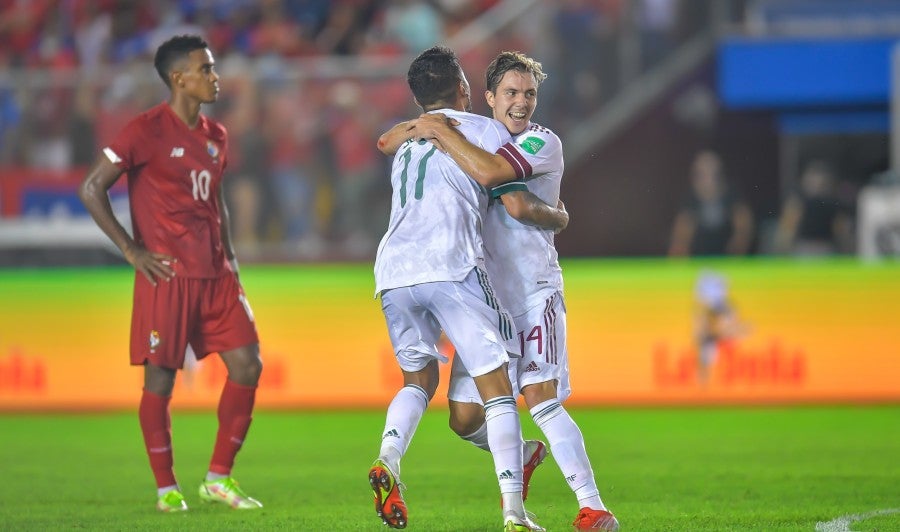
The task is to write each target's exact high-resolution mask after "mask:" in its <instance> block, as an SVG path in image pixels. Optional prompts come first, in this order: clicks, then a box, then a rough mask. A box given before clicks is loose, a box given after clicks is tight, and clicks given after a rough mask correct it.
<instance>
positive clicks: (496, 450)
mask: <svg viewBox="0 0 900 532" xmlns="http://www.w3.org/2000/svg"><path fill="white" fill-rule="evenodd" d="M484 421H485V425H486V427H487V437H488V442H489V444H490V450H491V455H493V457H494V469H495V470H496V472H497V481H498V482H499V484H500V493H501V494H502V495H503V513H504V515H507V514H509V513H514V514H516V515H517V516H520V517H521V516H524V515H525V506H524V504H523V503H522V426H521V424H520V423H519V411H518V410H517V409H516V400H515V399H513V398H512V396H509V395H506V396H500V397H495V398H493V399H489V400H488V401H486V402H485V404H484Z"/></svg>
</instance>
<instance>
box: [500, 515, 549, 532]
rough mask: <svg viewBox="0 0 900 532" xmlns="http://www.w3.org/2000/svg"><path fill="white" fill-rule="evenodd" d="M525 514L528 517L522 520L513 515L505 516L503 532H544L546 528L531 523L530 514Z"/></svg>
mask: <svg viewBox="0 0 900 532" xmlns="http://www.w3.org/2000/svg"><path fill="white" fill-rule="evenodd" d="M526 513H527V514H529V515H526V516H525V517H524V518H523V517H517V516H515V515H510V516H507V517H506V523H504V525H503V532H546V530H547V529H546V528H544V527H542V526H541V525H539V524H537V523H535V522H534V521H532V517H533V515H531V513H530V512H526Z"/></svg>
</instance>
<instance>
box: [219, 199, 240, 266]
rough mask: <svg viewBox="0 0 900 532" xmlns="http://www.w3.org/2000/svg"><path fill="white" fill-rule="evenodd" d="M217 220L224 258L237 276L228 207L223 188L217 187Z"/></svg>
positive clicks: (236, 263) (236, 262)
mask: <svg viewBox="0 0 900 532" xmlns="http://www.w3.org/2000/svg"><path fill="white" fill-rule="evenodd" d="M218 198H219V218H220V220H221V223H220V226H219V231H220V233H221V235H222V249H223V250H224V251H225V258H226V259H228V263H229V264H231V270H232V271H233V272H234V274H235V275H237V274H238V270H239V268H238V261H237V255H235V253H234V244H233V243H232V241H231V215H230V214H229V213H228V205H227V204H226V203H225V187H223V186H221V185H220V186H219V194H218Z"/></svg>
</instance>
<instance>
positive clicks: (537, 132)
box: [484, 123, 563, 316]
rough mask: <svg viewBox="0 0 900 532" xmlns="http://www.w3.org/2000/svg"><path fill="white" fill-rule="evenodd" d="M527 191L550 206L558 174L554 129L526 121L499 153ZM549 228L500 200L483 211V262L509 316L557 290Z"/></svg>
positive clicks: (557, 275)
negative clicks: (523, 217) (521, 215)
mask: <svg viewBox="0 0 900 532" xmlns="http://www.w3.org/2000/svg"><path fill="white" fill-rule="evenodd" d="M497 153H498V154H500V155H502V156H504V157H505V158H506V160H507V161H509V162H510V164H512V165H513V168H515V169H516V174H517V177H518V178H519V179H520V180H524V181H525V184H526V185H527V187H528V190H529V191H531V193H532V194H534V195H536V196H537V197H539V198H541V199H542V200H544V202H546V203H548V204H549V205H551V206H553V207H555V206H556V204H557V201H558V200H559V188H560V183H561V181H562V175H563V152H562V142H560V140H559V137H558V136H556V134H555V133H553V132H552V131H550V130H549V129H547V128H545V127H541V126H539V125H537V124H534V123H532V124H530V125H529V127H528V129H526V130H525V131H523V132H522V133H520V134H519V135H518V136H516V138H515V139H513V140H512V141H511V142H509V143H507V144H505V145H504V146H503V147H502V148H501V149H500V150H499V151H498V152H497ZM553 237H554V233H553V231H547V230H543V229H540V228H537V227H534V226H530V225H525V224H523V223H521V222H519V221H517V220H516V219H514V218H513V217H512V216H510V215H509V213H507V212H506V208H505V207H503V204H502V203H501V202H500V200H499V199H496V200H494V202H493V203H492V204H491V206H490V208H489V209H488V215H487V218H486V221H485V225H484V244H485V249H486V261H485V263H486V264H485V266H486V268H487V270H488V275H489V276H490V279H491V283H492V284H493V286H494V290H495V291H496V292H497V296H498V297H499V299H500V303H501V304H502V305H503V306H504V307H505V308H506V309H507V310H508V311H509V312H510V313H511V314H512V315H513V316H519V315H521V314H524V313H525V312H526V311H528V309H530V308H532V307H534V306H535V305H539V304H541V305H542V304H544V302H545V301H546V300H547V298H549V297H550V296H551V295H553V293H555V292H557V291H562V287H563V280H562V269H561V268H560V267H559V256H558V255H557V253H556V247H555V246H554V244H553Z"/></svg>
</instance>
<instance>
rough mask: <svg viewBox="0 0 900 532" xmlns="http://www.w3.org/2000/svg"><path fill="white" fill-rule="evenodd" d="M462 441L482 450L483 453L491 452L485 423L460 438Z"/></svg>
mask: <svg viewBox="0 0 900 532" xmlns="http://www.w3.org/2000/svg"><path fill="white" fill-rule="evenodd" d="M462 439H464V440H466V441H467V442H470V443H471V444H472V445H474V446H475V447H478V448H479V449H484V450H485V451H490V450H491V446H490V444H488V433H487V423H482V424H481V426H480V427H478V430H476V431H475V432H473V433H472V434H469V435H468V436H462Z"/></svg>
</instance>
